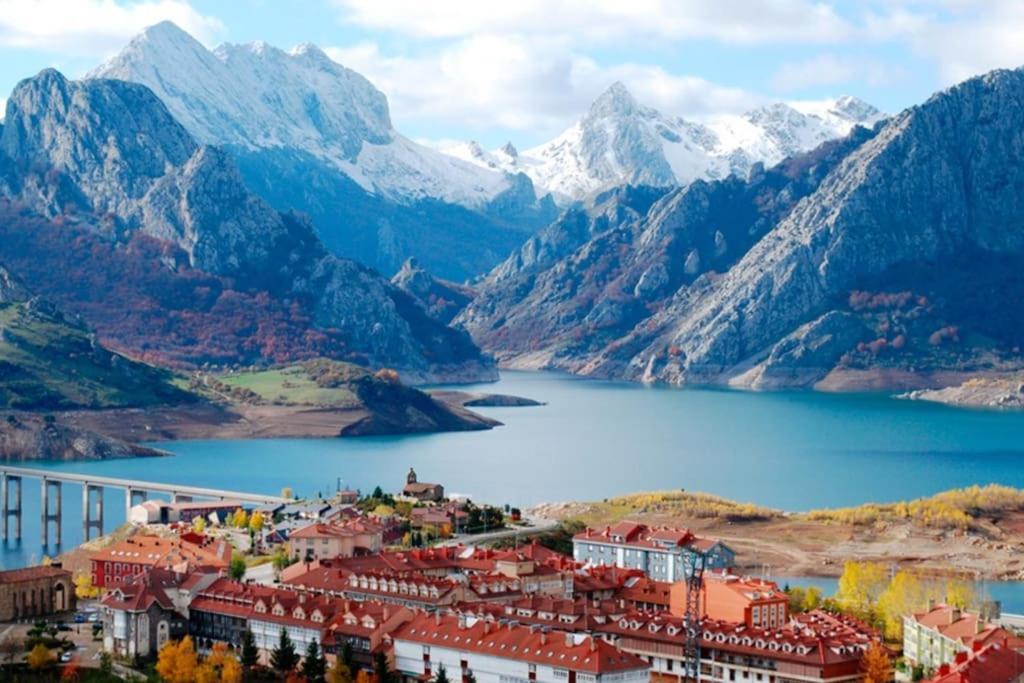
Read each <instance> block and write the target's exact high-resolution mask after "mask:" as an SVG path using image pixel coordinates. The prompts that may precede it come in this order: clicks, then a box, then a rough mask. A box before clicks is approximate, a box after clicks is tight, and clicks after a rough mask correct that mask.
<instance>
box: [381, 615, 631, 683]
mask: <svg viewBox="0 0 1024 683" xmlns="http://www.w3.org/2000/svg"><path fill="white" fill-rule="evenodd" d="M392 640H393V642H394V652H395V669H396V670H397V671H398V673H399V674H400V675H402V676H403V677H405V679H407V680H420V681H423V680H430V679H432V678H433V677H434V676H435V675H436V674H437V672H438V671H439V670H440V668H441V667H444V669H445V670H446V671H447V675H448V679H449V680H465V679H466V677H467V676H468V675H469V674H470V673H472V675H473V678H474V679H475V680H476V681H478V683H507V682H511V681H523V682H524V683H525V682H527V681H568V682H574V681H591V682H593V683H604V682H606V681H616V683H640V682H646V681H649V680H650V673H649V671H648V665H647V662H646V661H644V660H642V659H640V658H639V657H636V656H634V655H631V654H627V653H625V652H623V651H621V650H619V649H618V648H616V647H615V646H613V645H611V644H609V643H607V642H605V641H604V640H602V639H600V638H595V637H593V636H587V635H582V634H573V633H557V632H554V633H549V632H548V631H546V630H544V629H542V628H539V627H530V626H523V625H519V624H515V623H514V622H506V623H500V622H499V623H494V622H492V621H490V620H487V619H477V618H475V617H471V616H455V615H442V614H440V613H437V614H433V615H431V614H420V615H417V616H416V617H414V618H413V619H411V620H410V621H408V622H407V623H405V624H403V625H402V626H400V627H399V628H398V629H397V630H396V631H395V633H394V634H393V635H392Z"/></svg>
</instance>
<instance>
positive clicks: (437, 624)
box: [434, 610, 441, 626]
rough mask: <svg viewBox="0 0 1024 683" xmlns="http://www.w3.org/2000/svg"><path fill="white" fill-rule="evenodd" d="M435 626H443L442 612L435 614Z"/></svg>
mask: <svg viewBox="0 0 1024 683" xmlns="http://www.w3.org/2000/svg"><path fill="white" fill-rule="evenodd" d="M434 625H435V626H440V625H441V611H440V610H438V611H436V612H434Z"/></svg>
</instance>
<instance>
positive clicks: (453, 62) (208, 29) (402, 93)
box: [0, 0, 1024, 146]
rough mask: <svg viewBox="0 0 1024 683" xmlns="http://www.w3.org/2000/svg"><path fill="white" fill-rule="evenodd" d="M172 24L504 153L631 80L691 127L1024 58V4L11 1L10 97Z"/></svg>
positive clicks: (1, 53)
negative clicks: (304, 50)
mask: <svg viewBox="0 0 1024 683" xmlns="http://www.w3.org/2000/svg"><path fill="white" fill-rule="evenodd" d="M164 19H170V20H172V21H174V22H176V23H177V24H178V25H179V26H181V27H182V28H184V29H186V30H188V31H189V32H190V33H192V34H193V35H195V36H196V37H197V38H199V39H200V40H201V41H202V42H204V43H205V44H207V45H208V46H210V47H213V46H215V45H217V44H219V43H222V42H233V43H241V42H251V41H255V40H263V41H265V42H268V43H271V44H274V45H278V46H281V47H290V46H292V45H295V44H297V43H302V42H312V43H316V44H318V45H320V46H322V47H324V48H325V49H327V50H328V52H329V53H330V54H331V55H332V56H333V57H334V58H335V59H337V60H338V61H340V62H341V63H343V64H345V65H346V66H348V67H351V68H353V69H356V70H357V71H359V72H361V73H362V74H364V75H365V76H367V77H368V78H369V79H370V80H371V81H373V82H374V83H375V84H376V85H377V86H378V87H379V88H380V89H381V90H383V91H384V92H385V93H386V94H387V96H388V99H389V100H390V102H391V109H392V118H393V120H394V122H395V125H396V127H397V128H398V129H399V130H401V131H402V132H404V133H406V134H407V135H410V136H412V137H415V138H419V139H423V140H433V141H439V140H451V139H467V138H472V139H476V140H480V141H481V142H483V143H484V144H486V145H488V146H496V145H498V144H501V143H502V142H504V141H505V140H508V139H510V140H512V141H514V142H515V143H516V144H518V145H520V146H529V145H532V144H535V143H538V142H541V141H543V140H546V139H548V138H550V137H552V136H553V135H554V134H556V133H558V132H559V131H561V130H562V129H563V128H565V127H566V126H567V125H568V124H569V123H571V122H572V121H573V120H574V119H575V118H577V117H578V116H579V115H580V114H581V113H582V112H583V111H584V110H585V109H586V107H587V106H588V104H589V103H590V101H591V100H592V99H593V98H594V97H595V96H596V95H598V94H599V93H600V92H601V91H602V90H603V89H604V88H606V87H607V86H608V85H609V84H610V83H612V82H613V81H615V80H621V81H622V82H624V83H625V84H626V85H627V86H628V87H629V88H630V90H632V91H633V93H634V94H635V95H636V96H637V98H638V99H639V100H641V101H642V102H644V103H646V104H649V105H652V106H656V107H659V108H661V109H663V110H664V111H666V112H671V113H675V114H679V115H682V116H686V117H692V118H700V117H705V116H711V115H714V114H717V113H723V112H736V111H743V110H745V109H748V108H750V107H752V106H755V105H757V104H758V103H760V102H764V101H771V100H778V99H819V98H822V97H831V96H836V95H842V94H853V95H857V96H859V97H862V98H863V99H865V100H868V101H870V102H871V103H873V104H875V105H876V106H878V107H880V108H882V109H884V110H886V111H897V110H899V109H901V108H903V107H906V106H909V105H911V104H914V103H916V102H919V101H921V100H922V99H924V98H926V97H927V96H928V95H929V94H931V93H932V92H934V91H935V90H937V89H940V88H943V87H945V86H947V85H950V84H953V83H955V82H957V81H959V80H962V79H964V78H967V77H970V76H972V75H975V74H978V73H981V72H984V71H986V70H989V69H993V68H997V67H1016V66H1019V65H1022V64H1024V2H1019V1H1017V0H862V1H860V2H857V1H854V0H846V1H839V0H835V1H830V0H714V2H708V1H707V0H516V1H515V2H509V3H497V2H493V3H492V2H479V1H478V0H476V1H474V0H430V1H429V2H428V1H424V0H303V2H301V3H296V2H275V1H274V0H252V1H251V2H244V1H243V0H191V1H187V0H0V98H3V97H4V96H5V95H6V93H9V92H10V90H11V88H13V86H14V85H15V83H17V81H18V80H19V79H21V78H24V77H26V76H29V75H32V74H34V73H36V72H37V71H39V70H40V69H42V68H45V67H49V66H53V67H56V68H58V69H60V70H62V71H63V72H65V73H66V74H67V75H69V76H80V75H82V74H83V73H85V72H86V71H87V70H88V69H90V68H91V67H93V66H95V65H96V64H97V63H99V62H101V61H103V60H104V59H105V58H106V57H109V56H110V55H112V54H113V53H115V52H116V51H117V50H118V49H119V48H120V47H121V46H122V45H123V44H124V43H125V42H126V41H127V40H129V39H130V38H131V36H132V35H134V34H135V33H137V32H139V31H140V30H142V29H143V28H144V27H145V26H148V25H150V24H153V23H156V22H158V21H161V20H164Z"/></svg>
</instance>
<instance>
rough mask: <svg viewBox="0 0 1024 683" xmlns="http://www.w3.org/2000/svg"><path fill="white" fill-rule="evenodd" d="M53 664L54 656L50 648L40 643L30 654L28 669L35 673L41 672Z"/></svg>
mask: <svg viewBox="0 0 1024 683" xmlns="http://www.w3.org/2000/svg"><path fill="white" fill-rule="evenodd" d="M52 663H53V655H51V654H50V648H48V647H46V646H45V645H43V644H42V643H38V644H37V645H36V646H35V647H34V648H32V651H31V652H29V653H28V668H30V669H32V670H33V671H39V670H40V669H43V668H45V667H47V666H49V665H50V664H52Z"/></svg>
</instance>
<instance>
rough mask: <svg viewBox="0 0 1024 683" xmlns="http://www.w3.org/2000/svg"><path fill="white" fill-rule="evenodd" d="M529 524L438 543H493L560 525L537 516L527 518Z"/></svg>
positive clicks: (526, 535)
mask: <svg viewBox="0 0 1024 683" xmlns="http://www.w3.org/2000/svg"><path fill="white" fill-rule="evenodd" d="M525 521H526V522H527V523H528V524H529V526H517V527H513V528H511V529H501V530H500V531H488V532H486V533H480V534H469V535H466V536H456V537H455V538H450V539H448V540H447V541H443V542H442V543H439V544H438V545H442V546H451V545H468V546H476V545H480V544H482V543H493V542H494V541H500V540H502V539H505V538H515V537H517V536H518V537H520V538H527V537H529V536H535V535H537V534H542V533H544V532H545V531H551V530H552V529H554V528H555V527H557V526H558V522H557V521H556V520H553V519H543V518H540V517H537V518H526V520H525Z"/></svg>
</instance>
